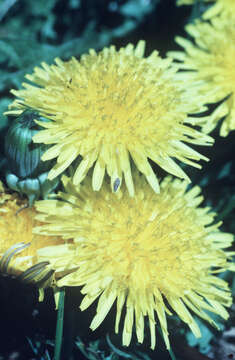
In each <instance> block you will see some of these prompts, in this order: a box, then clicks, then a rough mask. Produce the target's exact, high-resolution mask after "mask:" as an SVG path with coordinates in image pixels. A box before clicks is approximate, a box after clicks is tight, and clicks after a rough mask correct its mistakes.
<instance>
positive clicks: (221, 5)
mask: <svg viewBox="0 0 235 360" xmlns="http://www.w3.org/2000/svg"><path fill="white" fill-rule="evenodd" d="M200 1H201V0H177V5H193V4H195V3H196V2H198V3H199V2H200ZM204 2H205V3H208V5H209V4H211V3H212V4H211V6H210V7H209V8H208V9H207V10H206V11H205V12H204V14H203V15H202V17H203V19H205V20H206V19H211V18H213V17H214V16H217V15H219V14H222V15H225V16H227V15H229V16H231V15H232V16H235V1H234V0H204Z"/></svg>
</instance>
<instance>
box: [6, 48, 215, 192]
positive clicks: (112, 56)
mask: <svg viewBox="0 0 235 360" xmlns="http://www.w3.org/2000/svg"><path fill="white" fill-rule="evenodd" d="M144 50H145V43H144V42H143V41H140V42H139V43H138V44H137V46H136V47H135V48H134V46H133V45H132V44H129V45H127V46H126V47H124V48H121V49H120V50H118V51H117V50H116V49H115V47H114V46H111V47H110V48H104V49H103V50H102V51H101V52H99V53H96V52H95V51H94V50H90V53H89V54H88V55H83V56H82V57H81V59H80V61H77V60H76V59H75V58H72V59H71V60H70V61H67V62H63V61H62V60H60V59H58V58H57V59H55V63H56V65H51V66H48V65H47V64H45V63H42V68H39V67H36V68H35V69H34V73H33V74H32V75H26V78H27V79H28V80H30V82H31V83H33V84H28V83H24V84H23V86H24V88H25V89H23V90H19V91H16V90H13V91H12V93H13V94H15V95H16V96H17V97H18V98H19V99H17V100H15V101H14V102H13V104H12V105H11V106H10V109H11V111H10V112H8V113H11V114H13V113H14V114H15V113H19V112H21V111H22V110H23V109H25V108H27V107H30V108H32V109H35V110H37V111H38V112H39V113H40V114H41V115H43V116H45V117H46V118H48V119H50V120H51V121H50V122H49V123H45V122H40V121H36V122H37V123H38V124H40V125H41V126H42V127H43V128H45V130H41V131H39V132H38V133H37V134H36V135H35V136H34V137H33V141H34V142H37V143H45V144H51V145H52V146H51V147H50V148H49V149H48V150H47V151H46V152H45V153H44V154H43V156H42V160H44V161H46V160H49V159H53V158H57V164H56V165H55V166H54V167H53V168H52V169H51V170H50V172H49V175H48V178H49V179H51V180H52V179H54V178H55V177H57V176H58V175H59V174H60V173H62V172H63V171H64V170H65V169H66V168H68V166H69V165H70V164H71V163H72V162H73V161H74V160H75V159H78V160H79V159H80V160H81V161H78V165H76V169H75V173H74V178H73V181H74V184H79V183H80V182H81V181H82V180H83V179H84V177H85V176H86V174H87V172H88V170H89V169H90V168H91V167H92V166H93V165H94V169H93V177H92V187H93V190H96V191H98V190H100V188H101V186H102V182H103V178H104V175H105V172H106V171H107V173H108V175H109V176H110V177H111V188H112V190H113V191H117V190H118V189H119V188H120V187H121V182H122V177H123V175H124V178H125V182H126V185H127V188H128V191H129V194H130V195H131V196H133V195H134V184H133V179H132V174H131V173H132V170H131V164H130V157H131V158H132V159H133V160H134V163H135V166H136V167H137V168H138V169H139V170H140V171H141V172H142V173H143V174H144V175H145V176H146V179H147V181H148V182H149V184H150V185H151V186H152V188H153V189H154V191H155V192H156V193H157V192H159V185H158V181H157V177H156V175H155V174H154V172H153V170H152V168H151V166H150V164H149V161H148V159H151V160H153V161H154V162H155V163H157V164H158V165H159V166H160V167H162V168H163V169H164V170H166V171H167V172H169V173H171V174H173V175H175V176H178V177H180V178H184V179H188V177H187V175H186V174H185V173H184V171H183V170H182V169H181V168H180V166H179V165H178V164H177V163H176V162H175V160H173V159H172V158H174V159H177V160H180V161H182V162H184V163H186V164H189V165H192V166H195V167H198V168H200V167H201V166H200V165H199V164H198V161H199V160H200V159H204V160H208V159H207V158H206V157H204V156H203V155H200V154H199V153H198V152H197V151H195V150H193V149H192V148H191V147H189V146H188V145H186V144H185V143H184V142H187V143H192V144H198V145H208V144H210V143H212V142H213V140H212V139H211V138H210V137H208V136H206V135H205V134H202V133H200V132H199V131H197V130H195V129H193V128H192V127H190V126H188V125H187V123H191V121H192V119H191V118H190V116H188V114H189V113H190V114H192V113H195V112H200V111H202V110H203V109H204V108H203V107H202V106H201V104H202V99H201V98H200V96H198V94H197V93H196V92H195V90H194V87H193V86H192V87H191V85H193V84H192V82H191V81H190V80H189V81H187V80H185V79H184V78H183V79H182V78H180V76H176V72H177V68H176V66H174V65H172V64H171V60H170V59H162V58H160V57H159V56H158V53H157V51H153V52H152V54H151V55H150V56H148V57H147V58H144ZM193 120H194V121H195V118H193ZM188 180H189V179H188ZM117 184H118V185H117Z"/></svg>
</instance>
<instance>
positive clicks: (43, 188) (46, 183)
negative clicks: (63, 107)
mask: <svg viewBox="0 0 235 360" xmlns="http://www.w3.org/2000/svg"><path fill="white" fill-rule="evenodd" d="M47 175H48V172H46V173H43V174H41V175H39V177H38V181H39V184H40V193H41V197H42V198H43V199H46V198H47V196H48V195H49V194H50V193H51V192H52V191H53V190H55V188H56V187H57V185H58V184H59V182H60V176H59V177H56V178H55V179H53V180H49V179H47Z"/></svg>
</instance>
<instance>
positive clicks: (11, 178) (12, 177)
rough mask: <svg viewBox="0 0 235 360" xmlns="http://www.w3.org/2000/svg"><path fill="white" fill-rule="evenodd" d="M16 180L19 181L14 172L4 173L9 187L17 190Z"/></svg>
mask: <svg viewBox="0 0 235 360" xmlns="http://www.w3.org/2000/svg"><path fill="white" fill-rule="evenodd" d="M18 181H19V178H18V176H16V175H14V174H10V173H7V174H6V182H7V185H8V187H9V188H10V189H12V190H15V191H19V188H18V186H17V183H18Z"/></svg>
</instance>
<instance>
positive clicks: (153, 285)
mask: <svg viewBox="0 0 235 360" xmlns="http://www.w3.org/2000/svg"><path fill="white" fill-rule="evenodd" d="M134 181H135V183H136V187H137V194H136V196H135V197H134V198H131V197H129V196H127V190H126V189H124V191H123V192H121V191H120V192H119V193H118V194H116V195H113V194H112V193H111V191H110V190H109V187H108V185H107V184H106V183H105V184H104V186H103V187H102V189H101V190H100V192H96V193H95V192H93V190H92V186H91V185H90V184H89V183H88V181H87V182H84V184H82V185H80V186H77V187H75V186H74V185H73V184H72V181H71V179H69V178H67V177H63V183H64V186H65V190H66V192H61V193H59V198H60V199H59V200H49V201H48V200H44V201H38V202H36V205H35V206H36V208H37V210H38V212H39V213H41V214H39V215H37V218H38V220H40V221H42V222H43V223H44V225H43V226H42V227H41V226H40V227H37V228H35V230H34V231H35V232H38V233H40V234H43V233H45V234H51V235H52V236H62V237H63V238H64V239H68V238H72V239H73V242H74V249H70V250H69V251H68V252H67V253H66V252H64V258H66V257H67V256H68V257H69V258H70V259H73V262H74V264H76V265H77V266H78V269H77V270H76V271H74V272H72V273H71V274H69V275H67V276H65V277H63V278H62V279H61V280H59V281H58V286H66V285H68V286H83V288H82V290H81V292H82V294H85V297H84V299H83V301H82V303H81V305H80V308H81V310H85V309H87V308H88V307H89V306H90V305H91V304H92V303H93V302H94V301H95V300H96V299H99V301H98V306H97V313H96V315H95V317H94V319H93V321H92V323H91V329H92V330H95V329H96V328H97V327H98V326H99V325H100V324H101V323H102V322H103V321H104V319H105V317H106V315H107V314H108V312H109V311H110V309H111V307H112V306H113V304H114V303H115V302H116V307H117V312H116V323H115V332H116V333H117V332H118V331H119V323H120V318H121V314H122V312H123V311H124V309H125V317H124V328H123V344H124V345H129V344H130V341H131V337H132V332H133V327H134V323H135V331H136V335H137V339H138V341H139V342H140V343H142V342H143V340H144V334H145V331H144V318H145V317H147V318H148V320H149V327H150V334H151V348H152V349H153V348H154V347H155V339H156V334H155V323H156V322H157V323H158V324H159V325H160V326H161V329H162V333H163V336H164V340H165V343H166V346H167V348H169V347H170V344H169V339H168V331H167V319H166V313H167V314H171V311H174V312H176V314H178V316H179V317H180V318H181V319H182V321H184V322H185V323H187V324H188V326H189V327H190V329H191V330H192V331H193V333H194V335H195V336H196V337H200V335H201V334H200V330H199V328H198V326H197V323H196V322H195V320H194V319H193V317H192V314H191V311H192V312H194V313H196V314H197V315H198V316H200V317H201V318H203V319H205V320H207V321H209V323H210V324H212V325H214V326H216V324H215V323H214V321H213V320H212V318H211V317H210V315H209V314H208V313H207V312H205V311H204V310H206V311H207V310H209V311H211V312H213V313H215V314H219V315H220V316H221V317H223V318H225V319H227V317H228V313H227V311H226V310H225V308H224V307H227V306H230V305H231V303H232V299H231V294H230V291H229V288H228V285H227V283H226V282H225V281H224V280H222V279H220V278H218V277H216V275H215V274H216V273H218V272H223V271H225V270H226V269H228V268H230V266H231V263H230V261H229V260H230V258H231V255H232V253H231V252H225V251H224V248H227V247H229V246H230V245H231V243H232V240H233V236H232V235H231V234H228V233H223V232H221V231H220V230H219V229H218V227H219V226H220V223H219V224H215V225H211V223H212V222H213V220H214V217H215V213H212V212H209V210H210V209H209V208H201V207H198V206H199V204H200V203H201V202H202V200H203V198H202V196H201V195H200V188H199V187H197V186H195V187H194V188H192V189H191V190H189V191H188V192H186V187H187V183H186V181H180V180H178V179H175V180H174V181H172V179H171V177H167V178H166V179H164V180H163V181H162V182H161V193H160V194H154V193H153V192H152V190H151V188H150V187H149V186H148V184H147V182H146V180H145V179H144V177H143V176H140V175H138V174H135V175H134ZM61 200H62V201H61ZM51 254H53V251H51Z"/></svg>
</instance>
